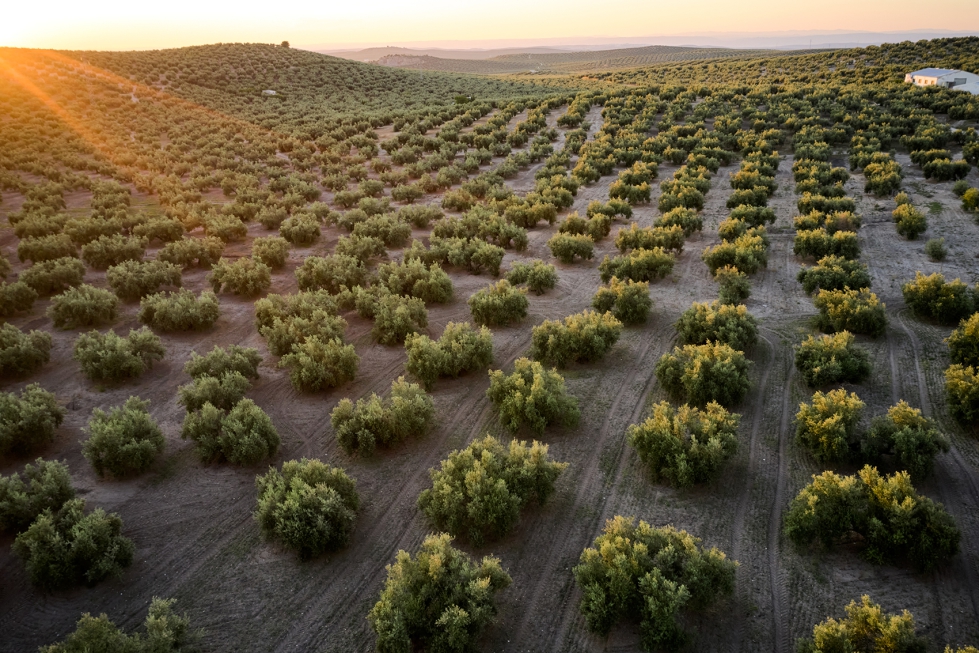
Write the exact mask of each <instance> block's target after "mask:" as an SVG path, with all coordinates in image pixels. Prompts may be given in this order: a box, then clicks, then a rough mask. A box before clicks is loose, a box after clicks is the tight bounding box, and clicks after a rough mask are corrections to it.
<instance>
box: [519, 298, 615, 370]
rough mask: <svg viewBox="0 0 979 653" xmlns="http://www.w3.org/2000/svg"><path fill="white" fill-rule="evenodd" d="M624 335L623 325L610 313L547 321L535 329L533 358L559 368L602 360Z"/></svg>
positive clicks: (532, 339) (576, 315)
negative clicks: (570, 364)
mask: <svg viewBox="0 0 979 653" xmlns="http://www.w3.org/2000/svg"><path fill="white" fill-rule="evenodd" d="M620 335H622V323H621V322H619V320H617V319H616V318H615V317H614V316H613V315H612V314H611V313H601V314H599V313H596V312H594V311H584V312H582V313H577V314H575V315H569V316H568V317H566V318H564V320H563V321H562V320H544V322H542V323H541V324H539V325H537V326H535V327H534V329H533V332H532V336H531V341H532V350H531V352H532V353H531V355H532V357H533V358H534V359H536V360H538V361H540V362H542V363H544V364H546V365H554V366H556V367H565V366H567V365H568V364H569V363H573V362H575V361H581V362H591V361H595V360H598V359H599V358H602V357H603V356H604V355H605V354H606V352H608V350H609V349H611V348H612V347H613V346H614V345H615V343H616V342H618V340H619V336H620Z"/></svg>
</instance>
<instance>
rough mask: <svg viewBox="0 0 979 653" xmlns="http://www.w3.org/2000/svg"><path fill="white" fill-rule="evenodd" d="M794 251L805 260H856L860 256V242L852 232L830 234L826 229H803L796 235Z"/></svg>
mask: <svg viewBox="0 0 979 653" xmlns="http://www.w3.org/2000/svg"><path fill="white" fill-rule="evenodd" d="M792 251H793V252H794V253H795V254H796V255H797V256H801V257H804V258H814V259H817V260H819V259H822V258H825V257H828V256H833V257H839V258H844V259H855V258H857V257H859V256H860V241H859V240H857V235H856V234H855V233H854V232H852V231H837V232H835V233H833V234H830V233H829V232H828V231H826V229H824V228H822V227H820V228H818V229H802V230H800V231H797V232H796V234H795V243H794V244H793V246H792Z"/></svg>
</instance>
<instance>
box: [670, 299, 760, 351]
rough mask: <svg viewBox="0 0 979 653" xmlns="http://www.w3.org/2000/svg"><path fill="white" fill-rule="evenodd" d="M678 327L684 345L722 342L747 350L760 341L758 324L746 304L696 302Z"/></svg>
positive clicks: (677, 324) (684, 315)
mask: <svg viewBox="0 0 979 653" xmlns="http://www.w3.org/2000/svg"><path fill="white" fill-rule="evenodd" d="M675 326H676V331H677V334H679V336H680V342H681V343H682V344H685V345H704V344H707V343H708V342H721V343H724V344H726V345H730V346H731V347H733V348H734V349H741V350H744V349H747V348H748V347H750V346H752V345H754V344H755V343H756V342H758V321H757V320H756V319H755V317H754V316H753V315H752V314H751V313H749V312H748V308H747V307H746V306H744V305H743V304H742V305H738V306H734V305H731V304H722V303H720V302H712V303H710V304H707V303H703V304H702V303H700V302H694V303H693V304H692V305H691V306H690V308H688V309H687V310H686V311H685V312H684V313H683V315H681V316H680V319H679V320H677V323H676V325H675Z"/></svg>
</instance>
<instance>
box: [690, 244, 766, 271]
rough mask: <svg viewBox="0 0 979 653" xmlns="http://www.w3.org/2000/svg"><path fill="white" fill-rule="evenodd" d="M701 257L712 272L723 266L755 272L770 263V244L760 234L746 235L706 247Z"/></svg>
mask: <svg viewBox="0 0 979 653" xmlns="http://www.w3.org/2000/svg"><path fill="white" fill-rule="evenodd" d="M700 258H701V259H702V260H703V261H704V263H706V264H707V269H708V270H710V272H711V274H714V273H715V272H716V271H717V270H719V269H721V268H723V267H733V268H736V269H738V270H740V271H741V272H744V273H745V274H754V273H755V272H757V271H758V270H759V269H760V268H762V267H764V266H766V265H768V246H767V245H766V244H765V241H764V240H763V239H762V238H761V237H760V236H749V235H744V236H741V237H739V238H736V239H735V240H734V241H731V242H724V243H721V244H720V245H715V246H713V247H706V248H704V251H703V253H702V254H701V255H700Z"/></svg>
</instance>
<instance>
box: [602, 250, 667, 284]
mask: <svg viewBox="0 0 979 653" xmlns="http://www.w3.org/2000/svg"><path fill="white" fill-rule="evenodd" d="M674 263H676V257H675V256H674V255H673V254H670V253H669V252H667V251H666V250H664V249H663V248H662V247H656V248H653V249H642V248H640V249H634V250H632V251H630V252H629V253H628V254H623V255H621V256H615V257H613V258H609V257H608V256H606V257H605V259H604V260H603V261H602V263H601V264H600V265H599V266H598V271H599V272H600V273H601V275H602V281H603V282H605V283H608V282H609V280H610V279H611V278H612V277H618V278H619V279H631V280H632V281H655V280H657V279H662V278H663V277H665V276H666V275H668V274H670V273H671V272H673V264H674Z"/></svg>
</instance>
